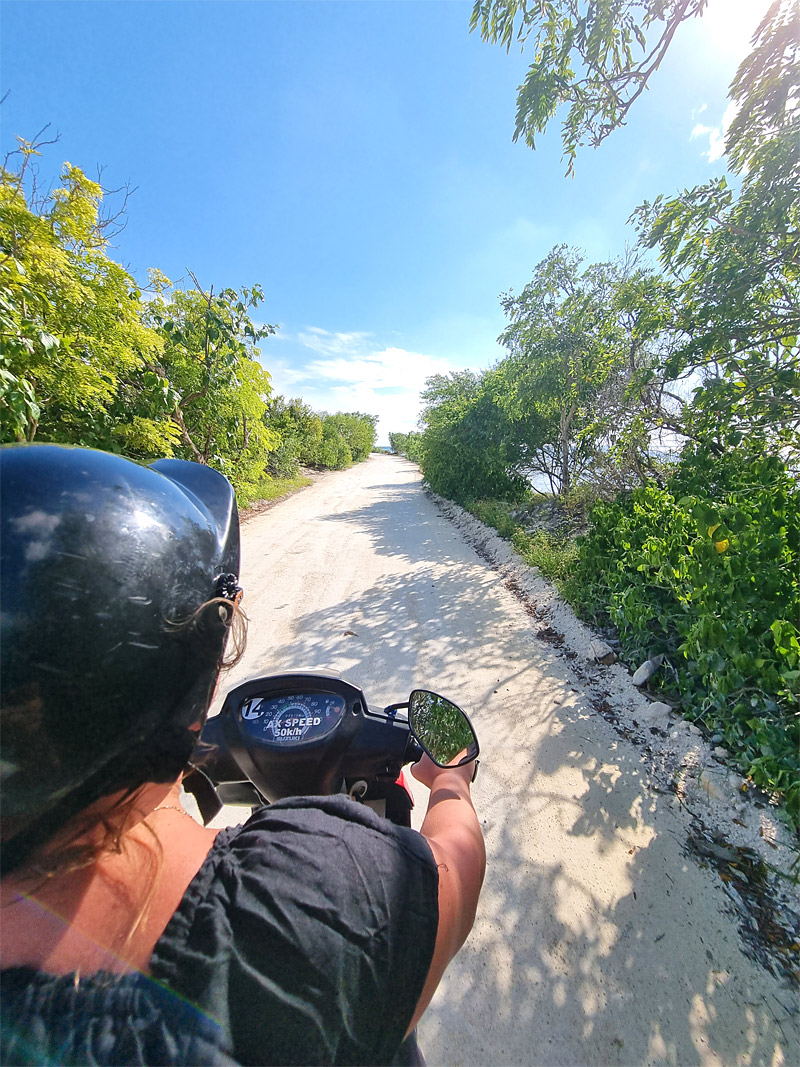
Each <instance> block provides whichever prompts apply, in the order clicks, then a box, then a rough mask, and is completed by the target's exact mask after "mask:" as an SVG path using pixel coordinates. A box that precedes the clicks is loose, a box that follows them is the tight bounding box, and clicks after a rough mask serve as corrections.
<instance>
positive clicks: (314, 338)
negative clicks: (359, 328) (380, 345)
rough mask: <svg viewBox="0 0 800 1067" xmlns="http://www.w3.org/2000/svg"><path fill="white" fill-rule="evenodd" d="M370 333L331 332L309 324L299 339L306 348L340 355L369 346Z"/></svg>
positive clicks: (324, 354) (326, 354) (328, 354)
mask: <svg viewBox="0 0 800 1067" xmlns="http://www.w3.org/2000/svg"><path fill="white" fill-rule="evenodd" d="M370 336H371V334H368V333H362V332H353V333H330V332H329V331H328V330H321V329H320V328H319V326H307V327H306V329H305V331H301V332H300V333H299V334H298V335H297V339H298V341H300V343H301V344H303V345H305V347H306V348H311V349H313V351H314V352H319V353H321V354H322V355H323V356H338V355H343V354H345V353H348V352H362V351H363V350H364V348H365V347H366V346H367V340H368V338H369V337H370Z"/></svg>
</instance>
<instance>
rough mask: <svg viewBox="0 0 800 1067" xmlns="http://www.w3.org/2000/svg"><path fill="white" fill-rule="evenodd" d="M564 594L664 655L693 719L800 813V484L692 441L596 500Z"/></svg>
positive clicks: (759, 459)
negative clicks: (626, 489) (645, 479)
mask: <svg viewBox="0 0 800 1067" xmlns="http://www.w3.org/2000/svg"><path fill="white" fill-rule="evenodd" d="M592 524H593V529H592V530H591V532H590V533H589V535H588V536H587V537H586V538H582V539H580V559H579V561H578V563H577V566H576V567H575V568H574V572H573V574H572V576H571V577H569V579H568V581H567V583H566V587H565V592H566V595H567V597H568V599H570V600H571V602H572V603H573V604H575V605H576V606H578V607H580V608H581V609H582V610H583V611H584V612H586V613H588V614H589V615H591V616H593V617H595V618H599V619H610V620H611V621H612V622H613V623H614V625H615V626H616V627H617V628H618V630H619V633H620V638H621V640H622V646H623V649H624V651H625V653H626V654H627V655H628V657H630V658H633V659H640V658H644V657H646V656H651V655H653V654H656V653H665V654H666V655H667V657H668V658H669V662H670V663H671V664H672V666H673V667H674V669H675V676H674V678H673V679H672V681H671V682H670V681H669V678H668V679H667V683H666V684H668V685H669V686H670V688H671V689H672V690H673V691H674V692H675V693H676V694H677V695H679V696H680V699H681V701H682V705H683V709H684V711H685V713H686V714H687V716H688V717H689V718H693V719H696V720H699V721H701V722H702V723H703V724H704V725H705V726H706V727H707V729H708V730H709V731H712V732H719V733H722V734H723V735H724V738H725V744H726V746H727V747H728V748H729V749H730V751H731V752H732V753H733V754H734V756H735V758H736V759H737V761H738V762H739V764H740V766H741V767H742V769H743V770H744V771H745V772H746V773H747V774H748V775H750V776H751V777H752V779H753V781H754V782H755V783H756V784H757V785H759V786H762V787H764V788H766V789H768V790H770V791H772V792H775V793H777V794H779V795H781V796H782V797H783V799H784V801H785V805H786V809H787V811H788V812H789V814H790V816H791V817H792V818H793V819H794V820H795V821H798V820H800V757H798V750H799V748H800V717H798V706H800V705H798V700H799V699H800V643H798V636H800V635H799V634H798V619H799V618H800V603H799V597H798V548H799V546H800V491H798V486H797V483H796V482H795V481H794V479H793V478H792V477H791V475H790V474H789V473H788V472H787V471H786V469H785V467H784V465H783V464H782V463H781V461H780V460H779V459H778V458H777V457H774V456H755V455H748V454H746V453H745V452H743V451H740V452H731V453H728V454H726V455H724V456H710V455H708V454H704V453H701V452H698V451H696V452H690V453H688V454H687V455H685V456H684V457H683V458H682V460H681V463H680V464H679V466H678V468H677V470H676V473H675V476H674V477H673V478H672V480H671V481H670V482H669V483H668V484H667V486H666V488H664V489H661V488H659V487H657V486H655V485H652V484H650V485H646V486H644V487H642V488H640V489H637V490H635V491H634V492H633V493H631V494H628V495H623V496H620V497H619V498H618V499H617V500H616V501H615V502H614V503H598V504H597V505H596V506H595V508H594V509H593V511H592Z"/></svg>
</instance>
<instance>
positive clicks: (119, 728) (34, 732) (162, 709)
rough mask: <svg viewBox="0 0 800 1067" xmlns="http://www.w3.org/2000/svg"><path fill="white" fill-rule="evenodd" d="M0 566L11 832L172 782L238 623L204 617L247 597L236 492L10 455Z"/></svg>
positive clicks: (75, 452)
mask: <svg viewBox="0 0 800 1067" xmlns="http://www.w3.org/2000/svg"><path fill="white" fill-rule="evenodd" d="M0 554H1V555H2V612H1V613H0V657H1V658H0V664H1V665H2V676H1V678H0V714H1V715H2V718H1V720H0V721H1V722H2V753H1V754H0V755H1V759H2V762H1V763H0V803H1V804H2V807H1V808H0V811H2V816H3V820H4V822H5V820H6V817H7V816H12V817H13V816H22V817H26V816H28V817H29V816H32V815H38V814H39V813H42V812H47V811H48V810H50V809H52V808H53V807H54V805H58V808H59V810H61V812H62V815H63V814H64V813H65V811H66V808H69V809H71V811H70V814H72V813H74V811H75V810H80V807H81V806H82V805H85V804H87V803H91V802H92V801H93V800H94V799H97V797H99V796H103V795H105V794H106V793H109V792H111V791H113V790H115V789H117V788H120V787H123V786H130V787H135V786H136V785H139V784H141V782H142V781H148V780H151V781H152V780H155V781H167V780H169V777H170V776H172V775H174V776H177V774H178V772H179V770H180V768H181V766H182V765H184V764H185V762H186V760H187V759H188V757H189V755H190V753H191V747H192V741H193V740H194V738H195V736H196V734H195V732H192V731H189V730H188V729H187V728H188V727H190V726H193V727H194V730H195V731H196V728H197V727H196V724H197V723H198V722H199V721H202V719H203V717H204V715H205V713H206V711H207V709H208V705H209V702H210V700H211V695H212V692H213V686H214V683H215V681H216V678H217V675H218V673H219V668H220V664H221V660H222V656H223V651H224V646H225V640H226V637H227V633H228V626H229V622H230V614H231V613H230V612H229V611H228V610H226V608H225V607H224V606H222V605H220V604H219V603H217V604H213V605H210V606H209V607H208V608H207V609H206V610H205V611H201V612H199V610H198V609H200V608H201V607H202V606H203V605H205V604H207V603H208V601H209V600H212V599H213V598H215V597H218V596H222V597H226V598H233V597H235V596H236V592H237V586H236V576H237V575H238V571H239V522H238V514H237V510H236V499H235V496H234V492H233V489H232V487H231V485H230V483H229V482H228V481H227V479H226V478H224V477H223V476H222V475H221V474H219V473H218V472H217V471H214V470H212V469H211V468H209V467H204V466H201V465H200V464H196V463H187V462H185V461H183V460H159V461H158V462H156V463H154V464H153V465H152V466H151V467H144V466H141V465H139V464H137V463H133V462H131V461H130V460H127V459H123V458H122V457H120V456H115V455H110V454H108V453H105V452H97V451H94V450H89V449H82V448H70V447H67V446H63V445H11V446H8V447H5V448H3V449H0ZM220 609H221V610H220ZM131 754H133V756H134V763H136V769H133V768H132V764H131ZM137 761H138V762H137ZM132 775H133V777H139V778H140V781H138V782H135V781H132V780H131V777H132ZM122 778H125V779H127V780H125V781H122ZM68 797H73V798H76V797H77V799H78V803H77V805H76V804H75V803H69V804H66V806H65V798H68ZM24 821H25V822H28V819H25V820H24ZM48 821H50V820H48ZM63 821H65V820H63ZM4 836H6V835H5V833H4ZM5 851H6V850H5V849H4V852H5ZM4 866H6V865H5V864H4Z"/></svg>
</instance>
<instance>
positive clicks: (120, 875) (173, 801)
mask: <svg viewBox="0 0 800 1067" xmlns="http://www.w3.org/2000/svg"><path fill="white" fill-rule="evenodd" d="M0 524H1V525H0V552H2V613H1V614H0V626H1V630H0V655H1V656H2V662H1V666H2V677H1V683H0V684H1V689H0V730H1V740H2V754H1V755H2V762H0V789H1V793H0V801H1V805H2V806H1V807H0V816H1V818H0V836H1V839H2V847H1V850H0V861H1V863H2V881H0V907H1V908H2V911H0V920H1V922H0V949H1V952H2V967H3V970H2V972H1V974H0V980H1V985H0V1007H2V1031H1V1033H0V1036H2V1047H1V1048H0V1060H2V1062H3V1063H4V1064H12V1063H59V1064H71V1063H80V1064H90V1063H97V1064H107V1063H137V1064H148V1063H152V1064H201V1063H202V1064H204V1063H215V1064H216V1063H220V1064H222V1063H224V1064H232V1063H259V1064H265V1063H271V1064H318V1063H319V1064H321V1063H329V1064H333V1063H335V1064H388V1063H391V1062H392V1061H393V1059H394V1057H395V1056H396V1055H397V1053H398V1049H399V1048H400V1046H401V1043H402V1042H403V1038H404V1036H405V1035H406V1034H408V1033H409V1032H410V1031H411V1030H412V1028H413V1027H414V1026H415V1025H416V1023H417V1020H418V1019H419V1018H420V1016H421V1015H422V1013H423V1011H424V1010H425V1008H426V1006H427V1004H428V1003H429V1001H430V998H431V996H432V994H433V992H434V990H435V989H436V986H437V985H438V983H439V981H440V979H441V977H442V974H443V973H444V970H445V968H446V966H447V964H448V962H449V961H450V959H451V958H452V957H453V956H454V955H455V953H456V952H457V951H458V949H459V948H460V946H461V945H462V944H463V942H464V940H465V938H466V936H467V934H468V933H469V930H470V929H471V926H472V923H473V920H474V915H475V908H476V905H477V900H478V894H479V892H480V887H481V883H482V879H483V871H484V863H485V854H484V848H483V840H482V836H481V831H480V828H479V824H478V821H477V818H476V816H475V812H474V810H473V807H472V803H471V800H470V789H469V782H470V778H471V776H472V767H471V766H470V765H467V766H464V767H457V768H440V767H438V766H436V765H435V764H434V763H433V762H432V761H430V760H428V758H427V757H425V758H424V759H423V760H422V761H421V762H420V763H418V764H417V765H415V769H414V774H415V776H416V777H417V778H419V779H420V780H421V781H422V782H424V784H426V785H427V786H429V787H430V789H431V796H430V803H429V807H428V811H427V814H426V816H425V820H424V823H423V826H422V832H421V834H417V833H416V832H415V831H413V830H407V829H403V828H400V827H396V826H394V825H393V824H392V823H390V822H388V821H386V820H383V819H380V818H378V817H377V816H376V815H375V814H374V813H373V812H372V811H370V810H369V809H368V808H366V807H363V806H361V805H357V804H354V803H353V802H352V801H350V800H349V799H348V798H346V797H341V796H336V797H305V798H293V799H291V800H286V801H280V802H278V803H276V804H274V805H272V806H269V807H265V808H262V809H260V810H259V811H257V812H256V813H255V814H254V815H253V816H252V817H251V818H250V819H249V820H248V821H247V822H246V823H245V824H244V825H243V826H240V827H233V828H229V829H226V830H222V831H215V830H212V829H209V828H206V827H203V826H200V825H199V823H197V822H195V821H194V820H193V819H192V818H191V816H189V815H188V813H187V812H185V811H184V810H183V808H182V807H181V804H180V778H181V776H182V774H183V772H184V770H185V769H186V768H187V766H188V764H189V761H190V758H191V754H192V750H193V747H194V745H195V742H196V740H197V737H198V735H199V732H200V730H201V728H202V725H203V722H204V720H205V717H206V714H207V711H208V707H209V704H210V702H211V699H212V696H213V693H214V689H215V686H216V684H217V679H218V676H219V674H220V671H221V670H223V669H224V668H225V666H226V658H225V657H226V649H227V654H228V660H227V663H230V662H231V661H232V660H235V659H236V658H237V657H238V656H240V655H241V652H242V649H243V634H244V616H243V614H242V611H241V608H240V607H239V599H240V597H241V590H240V589H239V587H238V577H237V576H238V572H239V527H238V516H237V512H236V503H235V498H234V495H233V490H232V488H231V486H230V485H229V483H228V482H227V481H226V479H225V478H223V477H222V475H220V474H218V473H216V472H215V471H213V470H211V469H209V468H207V467H203V466H199V465H197V464H191V463H185V462H182V461H179V460H161V461H159V462H157V463H155V464H153V466H152V467H149V468H148V467H143V466H139V465H138V464H135V463H132V462H130V461H128V460H125V459H122V458H120V457H118V456H112V455H109V454H106V453H102V452H97V451H90V450H86V449H77V448H67V447H63V446H54V445H53V446H51V445H20V446H9V447H7V448H4V449H2V450H0ZM398 1062H399V1061H398Z"/></svg>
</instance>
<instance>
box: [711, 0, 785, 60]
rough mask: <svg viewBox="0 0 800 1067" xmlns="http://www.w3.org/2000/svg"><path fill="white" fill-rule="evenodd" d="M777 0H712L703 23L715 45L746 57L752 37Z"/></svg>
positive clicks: (740, 56) (739, 57)
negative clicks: (774, 0) (771, 5)
mask: <svg viewBox="0 0 800 1067" xmlns="http://www.w3.org/2000/svg"><path fill="white" fill-rule="evenodd" d="M772 2H773V0H709V4H708V8H707V9H706V11H705V13H704V14H703V16H702V18H701V20H700V21H701V24H702V25H703V26H704V27H705V30H706V33H707V34H708V35H709V36H710V37H711V39H712V40H713V43H714V47H715V48H717V49H721V50H723V51H725V52H727V53H731V54H732V55H733V56H734V58H736V59H744V57H745V55H746V54H747V52H749V51H750V40H751V38H752V36H753V34H754V33H755V31H756V29H757V28H758V25H759V23H760V22H761V20H762V19H763V17H764V15H765V14H766V13H767V11H768V9H769V7H770V4H771V3H772Z"/></svg>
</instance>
